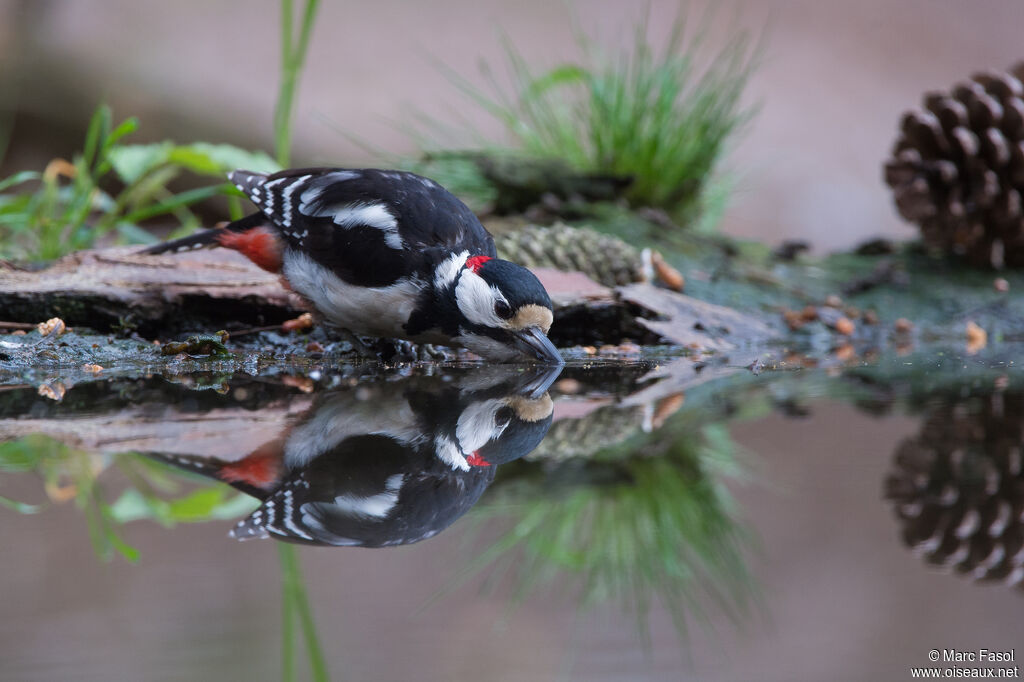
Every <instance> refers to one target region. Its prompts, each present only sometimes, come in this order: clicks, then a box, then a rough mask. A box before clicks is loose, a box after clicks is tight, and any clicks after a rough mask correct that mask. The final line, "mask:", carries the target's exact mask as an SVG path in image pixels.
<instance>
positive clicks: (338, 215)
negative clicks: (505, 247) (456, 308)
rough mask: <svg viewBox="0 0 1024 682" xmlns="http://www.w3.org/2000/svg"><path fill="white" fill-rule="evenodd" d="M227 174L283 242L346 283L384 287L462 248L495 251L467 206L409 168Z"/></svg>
mask: <svg viewBox="0 0 1024 682" xmlns="http://www.w3.org/2000/svg"><path fill="white" fill-rule="evenodd" d="M229 177H230V179H231V181H232V182H233V183H234V184H235V185H236V186H237V187H238V188H239V189H240V190H242V192H243V193H244V194H245V195H246V196H247V197H249V199H251V200H252V202H253V203H254V204H256V206H257V207H259V209H260V211H261V213H262V214H263V215H265V216H266V217H267V218H268V219H269V221H270V223H271V224H272V225H273V226H274V227H275V228H276V229H277V230H278V231H279V232H280V234H281V237H282V239H283V241H284V243H285V244H286V246H288V247H290V248H292V249H294V250H296V251H301V252H303V253H305V254H306V255H308V256H309V257H310V258H312V259H313V260H314V261H316V262H317V263H318V264H320V265H322V266H324V267H326V268H328V269H329V270H330V271H331V272H333V273H334V274H336V275H337V276H338V277H340V278H341V279H342V280H344V281H346V282H348V283H351V284H358V285H360V286H370V287H383V286H389V285H391V284H393V283H394V282H396V281H398V280H399V279H402V278H408V277H411V276H414V275H416V274H421V275H422V274H424V273H429V272H432V271H433V268H434V267H435V266H436V265H437V263H439V262H440V261H441V260H443V259H444V258H445V257H447V256H448V255H450V254H451V253H452V252H459V251H462V250H465V251H468V252H469V253H470V254H471V255H473V254H479V255H487V256H491V257H494V256H496V252H495V248H494V240H493V239H492V238H491V236H490V234H488V233H487V230H485V229H484V227H483V226H482V225H481V224H480V221H479V220H478V219H477V217H476V216H475V215H474V214H473V212H472V211H471V210H470V209H469V207H467V206H466V205H465V204H464V203H462V202H461V201H459V199H458V198H456V197H455V196H454V195H452V194H451V193H450V192H448V191H447V190H445V189H444V188H443V187H441V186H440V185H438V184H437V183H436V182H434V181H433V180H430V179H429V178H425V177H422V176H419V175H416V174H415V173H408V172H404V171H386V170H374V169H342V168H306V169H292V170H287V171H281V172H279V173H275V174H273V175H263V174H260V173H250V172H248V171H235V172H233V173H231V174H230V176H229Z"/></svg>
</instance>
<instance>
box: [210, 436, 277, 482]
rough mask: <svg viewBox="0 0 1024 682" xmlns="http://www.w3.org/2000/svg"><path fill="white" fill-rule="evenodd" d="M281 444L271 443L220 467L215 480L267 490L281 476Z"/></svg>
mask: <svg viewBox="0 0 1024 682" xmlns="http://www.w3.org/2000/svg"><path fill="white" fill-rule="evenodd" d="M281 456H282V450H281V442H280V441H273V442H270V443H266V444H264V445H261V446H260V447H258V448H256V449H255V450H253V451H252V452H250V453H249V454H248V455H246V456H245V457H243V458H242V459H240V460H238V461H237V462H230V463H228V464H225V465H224V466H223V467H221V470H220V471H219V472H217V478H219V479H220V480H222V481H224V482H226V483H248V484H249V485H251V486H255V487H257V488H268V487H271V486H272V484H274V483H276V481H277V477H278V476H279V475H280V474H281Z"/></svg>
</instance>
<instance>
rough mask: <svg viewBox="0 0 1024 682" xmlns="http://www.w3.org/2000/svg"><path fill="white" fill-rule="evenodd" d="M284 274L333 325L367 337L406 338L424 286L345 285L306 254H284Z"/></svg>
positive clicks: (412, 282) (408, 281) (413, 282)
mask: <svg viewBox="0 0 1024 682" xmlns="http://www.w3.org/2000/svg"><path fill="white" fill-rule="evenodd" d="M282 272H283V273H284V276H285V278H286V279H287V280H288V283H289V284H290V285H291V287H292V289H294V290H295V291H296V292H297V293H299V294H301V295H302V296H305V297H306V298H307V299H309V301H310V302H311V303H312V304H313V305H314V306H315V307H316V309H317V310H318V311H320V313H321V314H322V315H323V316H324V317H325V318H326V319H327V321H328V322H330V323H331V324H333V325H335V326H338V327H341V328H343V329H348V330H349V331H351V332H353V333H355V334H363V335H366V336H386V337H398V338H404V337H405V329H404V326H405V323H406V322H408V321H409V315H411V314H412V312H413V309H414V308H415V307H416V300H417V298H418V297H419V295H420V292H421V291H422V290H423V287H424V286H425V284H424V282H422V281H421V280H418V279H401V280H399V281H398V282H396V283H395V284H392V285H391V286H387V287H360V286H355V285H353V284H349V283H348V282H345V281H343V280H342V279H341V278H339V277H338V276H337V275H335V274H334V273H333V272H331V271H330V270H328V269H327V268H325V267H324V266H322V265H320V264H319V263H317V262H316V261H314V260H313V259H312V258H310V257H309V256H307V255H306V254H305V253H302V252H300V251H294V250H292V249H288V250H286V251H285V254H284V259H283V267H282Z"/></svg>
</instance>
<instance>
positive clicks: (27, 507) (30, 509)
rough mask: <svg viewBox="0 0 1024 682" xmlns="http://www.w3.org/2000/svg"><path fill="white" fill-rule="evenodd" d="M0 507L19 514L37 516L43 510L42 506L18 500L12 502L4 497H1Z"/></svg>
mask: <svg viewBox="0 0 1024 682" xmlns="http://www.w3.org/2000/svg"><path fill="white" fill-rule="evenodd" d="M0 507H7V508H8V509H13V510H14V511H16V512H18V513H19V514H37V513H39V512H40V511H42V509H43V508H42V506H40V505H38V504H28V503H26V502H18V501H17V500H10V499H8V498H6V497H2V496H0Z"/></svg>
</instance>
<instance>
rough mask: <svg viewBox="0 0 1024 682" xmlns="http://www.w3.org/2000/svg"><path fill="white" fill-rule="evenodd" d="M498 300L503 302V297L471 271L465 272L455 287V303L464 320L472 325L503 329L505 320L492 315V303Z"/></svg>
mask: <svg viewBox="0 0 1024 682" xmlns="http://www.w3.org/2000/svg"><path fill="white" fill-rule="evenodd" d="M498 300H502V301H503V300H505V297H504V296H502V295H501V292H500V291H498V290H497V289H496V288H494V287H492V286H491V285H489V284H488V283H487V282H485V281H484V279H483V278H482V277H481V276H480V275H478V274H476V273H475V272H473V271H472V270H465V271H464V272H463V273H462V277H460V278H459V283H458V284H456V285H455V302H456V303H457V304H458V306H459V310H460V311H462V314H463V315H465V316H466V319H468V320H469V321H470V322H472V323H474V324H479V325H483V326H484V327H498V328H503V327H505V326H506V325H507V323H506V322H505V320H503V319H501V318H500V317H498V316H497V315H495V314H494V302H495V301H498Z"/></svg>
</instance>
